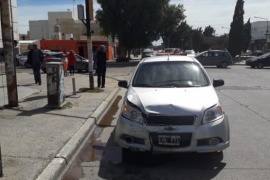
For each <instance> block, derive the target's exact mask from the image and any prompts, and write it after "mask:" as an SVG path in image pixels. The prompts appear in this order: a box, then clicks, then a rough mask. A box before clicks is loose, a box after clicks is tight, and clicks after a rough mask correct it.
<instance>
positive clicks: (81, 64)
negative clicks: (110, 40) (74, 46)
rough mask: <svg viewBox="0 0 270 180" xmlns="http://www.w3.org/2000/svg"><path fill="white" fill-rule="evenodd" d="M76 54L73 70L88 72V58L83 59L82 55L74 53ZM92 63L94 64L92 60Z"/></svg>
mask: <svg viewBox="0 0 270 180" xmlns="http://www.w3.org/2000/svg"><path fill="white" fill-rule="evenodd" d="M75 56H76V62H75V67H74V68H75V70H77V71H79V72H80V71H86V72H88V71H89V69H88V67H89V60H88V59H85V58H84V57H82V56H80V55H78V54H75ZM93 64H94V61H93Z"/></svg>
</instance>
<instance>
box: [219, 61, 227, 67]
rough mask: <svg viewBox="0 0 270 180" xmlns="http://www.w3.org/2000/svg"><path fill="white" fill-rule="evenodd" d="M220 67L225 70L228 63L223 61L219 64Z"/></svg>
mask: <svg viewBox="0 0 270 180" xmlns="http://www.w3.org/2000/svg"><path fill="white" fill-rule="evenodd" d="M220 67H221V68H227V67H228V63H227V62H225V61H223V62H222V63H221V64H220Z"/></svg>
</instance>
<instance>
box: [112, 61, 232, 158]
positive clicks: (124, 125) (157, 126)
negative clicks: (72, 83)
mask: <svg viewBox="0 0 270 180" xmlns="http://www.w3.org/2000/svg"><path fill="white" fill-rule="evenodd" d="M118 85H119V86H120V87H123V88H127V92H126V95H125V97H124V102H123V105H122V110H121V113H120V116H119V118H118V122H117V126H116V129H115V141H116V142H117V144H119V145H120V146H121V147H122V148H123V154H122V155H123V159H125V158H127V157H126V156H127V155H128V152H131V151H132V152H133V151H135V152H136V151H137V152H138V151H139V152H157V153H174V152H222V150H224V149H225V148H227V147H229V144H230V130H229V122H228V118H227V116H226V115H225V114H224V112H223V110H222V107H221V104H220V102H219V99H218V96H217V94H216V91H215V89H214V87H217V86H222V85H224V81H223V80H222V79H219V80H213V82H211V81H210V79H209V77H208V75H207V73H206V71H205V69H204V68H203V67H202V65H201V64H200V63H199V62H198V61H197V60H196V59H195V58H193V57H188V56H156V57H150V58H146V59H143V60H142V61H140V63H139V64H138V66H137V67H136V69H135V71H134V74H133V76H132V77H131V80H130V82H129V83H128V82H127V81H119V84H118Z"/></svg>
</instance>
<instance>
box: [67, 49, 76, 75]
mask: <svg viewBox="0 0 270 180" xmlns="http://www.w3.org/2000/svg"><path fill="white" fill-rule="evenodd" d="M67 58H68V68H69V73H70V75H71V76H72V75H73V76H74V70H75V62H76V56H75V53H74V51H73V50H71V51H70V52H69V54H68V55H67Z"/></svg>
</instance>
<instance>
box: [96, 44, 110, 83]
mask: <svg viewBox="0 0 270 180" xmlns="http://www.w3.org/2000/svg"><path fill="white" fill-rule="evenodd" d="M96 56H97V57H96V58H97V76H98V77H97V84H98V88H99V87H101V88H105V75H106V63H107V62H106V52H105V46H104V45H101V46H100V47H99V50H98V52H97V55H96Z"/></svg>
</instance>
